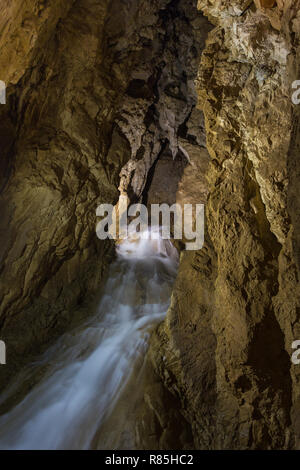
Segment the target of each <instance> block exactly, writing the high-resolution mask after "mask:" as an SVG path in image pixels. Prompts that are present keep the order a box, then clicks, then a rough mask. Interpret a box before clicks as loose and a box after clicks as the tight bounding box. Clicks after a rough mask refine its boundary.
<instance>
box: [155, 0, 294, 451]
mask: <svg viewBox="0 0 300 470" xmlns="http://www.w3.org/2000/svg"><path fill="white" fill-rule="evenodd" d="M299 6H300V4H299V2H298V1H289V0H287V1H280V2H279V1H278V2H251V1H238V0H237V1H234V2H233V1H226V0H220V1H215V2H211V1H206V0H199V2H198V8H199V9H201V10H202V11H203V12H204V14H205V15H207V16H208V18H209V19H210V21H212V22H213V23H214V24H215V28H214V29H213V30H212V31H211V32H210V33H209V36H208V40H207V42H206V48H205V50H204V52H203V54H202V60H201V64H200V67H199V74H198V79H197V89H198V97H199V101H198V106H199V108H201V109H202V110H203V111H204V116H205V125H206V134H207V135H206V137H207V148H208V150H209V153H210V155H211V163H210V167H209V170H208V172H207V179H208V184H209V188H208V189H209V197H208V201H207V205H206V243H205V246H204V248H203V250H201V251H200V252H198V253H194V254H193V253H183V254H182V255H181V257H182V259H181V265H180V271H179V275H178V279H177V282H176V285H175V289H174V293H173V298H172V305H171V308H170V310H169V312H168V314H167V320H166V322H165V323H164V325H162V326H160V328H159V329H158V330H157V331H156V332H155V334H154V335H153V337H152V347H151V349H150V353H149V358H150V360H151V361H152V364H153V365H154V368H155V370H156V372H157V373H158V374H159V376H160V377H161V379H162V380H163V382H164V384H165V386H166V387H167V388H168V390H170V391H171V392H172V393H173V395H174V396H176V397H177V398H178V400H180V401H181V404H182V413H183V414H184V415H185V416H186V418H187V420H188V421H189V422H190V423H191V425H192V428H193V435H194V439H195V443H196V446H197V447H199V448H210V449H212V448H218V449H229V448H230V449H232V448H233V449H246V448H248V449H249V448H250V449H257V448H258V449H259V448H261V449H271V448H273V449H274V448H299V445H300V441H299V437H300V436H299V430H300V428H299V418H300V408H299V405H300V401H299V395H300V384H299V379H300V368H299V366H297V365H294V364H292V362H291V354H292V349H291V345H292V342H293V341H294V340H297V339H299V338H300V336H299V335H300V331H299V327H300V323H299V312H300V310H299V307H300V290H299V203H298V201H299V107H297V106H294V105H293V103H292V98H291V97H292V93H293V89H292V83H293V81H294V80H296V79H297V78H299V76H298V74H299V33H300V29H299ZM265 7H266V8H265ZM297 268H298V269H297ZM158 345H159V346H158Z"/></svg>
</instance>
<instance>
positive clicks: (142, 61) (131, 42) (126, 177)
mask: <svg viewBox="0 0 300 470" xmlns="http://www.w3.org/2000/svg"><path fill="white" fill-rule="evenodd" d="M0 21H1V25H0V26H1V28H0V30H1V36H0V44H1V54H0V63H1V69H2V70H3V75H2V76H1V77H0V78H1V79H2V80H4V81H5V82H6V84H7V104H6V105H3V106H1V107H0V114H1V118H2V119H1V124H0V135H1V136H3V138H2V139H1V153H2V156H1V165H0V213H1V217H2V223H1V228H0V337H1V339H2V340H4V341H5V342H6V345H7V365H6V366H5V367H3V368H1V370H0V375H1V378H0V383H1V386H2V387H5V385H6V384H7V381H8V380H9V378H10V377H11V375H12V374H15V373H16V371H17V369H18V368H20V367H21V366H22V364H23V363H25V362H27V361H28V360H29V358H30V357H31V356H35V355H36V354H37V353H39V352H40V351H42V350H43V349H44V348H45V347H46V345H47V344H48V343H49V342H51V341H53V340H54V339H55V337H57V336H58V335H59V334H61V333H62V332H63V331H64V330H65V329H66V328H68V327H70V325H71V324H73V322H74V321H76V319H77V317H78V318H81V317H82V315H87V314H88V313H89V311H90V309H91V308H92V307H90V306H89V304H88V300H89V299H91V298H92V297H93V295H94V294H95V293H96V292H97V291H98V290H99V286H100V284H101V279H102V278H103V276H104V274H105V269H106V266H107V264H108V262H109V261H110V259H111V257H112V254H113V244H112V243H111V242H109V241H108V242H103V241H101V240H98V239H97V237H96V232H95V227H96V223H97V219H96V208H97V206H98V205H99V204H101V203H112V204H115V203H116V202H117V200H118V196H119V190H118V187H119V186H120V188H121V189H122V187H124V188H125V187H126V191H127V190H128V193H129V195H130V196H131V197H132V200H134V199H137V198H140V197H141V195H142V192H143V189H144V187H145V184H146V181H147V175H148V172H149V170H150V168H151V167H152V165H153V163H154V162H155V161H156V159H157V158H159V156H160V154H161V152H163V151H164V150H165V149H166V148H167V147H168V148H170V149H171V153H172V155H173V156H174V157H175V156H176V154H177V152H178V151H179V150H180V145H181V144H180V143H179V139H178V134H179V133H180V135H181V137H180V138H183V139H184V142H186V144H187V145H188V143H189V140H190V141H192V143H193V142H194V141H195V140H197V139H198V138H200V137H199V136H200V134H201V132H203V131H202V130H201V129H202V127H201V126H202V122H201V126H200V124H198V122H197V119H195V115H194V113H193V109H194V107H195V105H196V102H197V94H196V90H195V84H194V79H195V75H196V72H197V68H198V64H199V55H200V54H199V51H200V50H201V49H202V48H203V47H204V40H205V37H206V34H207V31H208V30H209V29H210V25H209V23H208V22H207V20H206V19H205V18H203V16H202V15H200V14H199V12H198V11H197V9H196V5H195V2H194V1H192V0H172V1H169V0H155V1H153V2H149V1H146V0H143V1H139V2H136V1H135V0H126V1H122V2H120V1H118V0H69V1H59V0H56V1H54V2H47V1H46V2H45V1H39V0H30V1H28V2H26V3H25V4H22V5H20V3H19V2H18V1H17V0H14V1H12V2H9V4H7V3H6V4H5V5H4V2H3V15H2V17H1V19H0ZM196 114H197V112H196ZM198 114H200V115H201V113H200V112H198ZM198 128H199V129H200V131H199V130H198ZM179 129H180V132H179ZM198 131H199V132H200V134H199V132H198ZM198 134H199V135H198ZM4 137H5V138H4ZM183 151H184V150H183ZM121 170H122V173H121V182H120V177H119V174H120V171H121Z"/></svg>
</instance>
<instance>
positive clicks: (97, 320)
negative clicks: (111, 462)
mask: <svg viewBox="0 0 300 470" xmlns="http://www.w3.org/2000/svg"><path fill="white" fill-rule="evenodd" d="M154 231H155V233H156V235H157V237H158V236H159V235H158V234H159V231H158V230H154ZM147 235H148V237H145V238H140V239H139V240H132V239H128V240H126V241H124V242H123V243H121V244H120V245H118V247H117V258H116V261H115V262H114V263H113V264H112V265H111V267H110V270H109V275H108V280H107V282H106V285H105V288H104V291H103V295H102V297H101V301H100V303H99V306H98V308H97V312H96V313H95V315H93V317H92V318H90V319H89V320H88V321H87V322H86V323H85V324H84V325H82V326H81V327H80V328H77V329H76V330H74V331H72V332H69V333H67V334H64V335H63V336H62V337H61V338H60V339H59V340H58V341H57V342H56V343H55V344H54V345H53V346H52V347H51V348H50V349H49V350H48V351H47V352H46V353H45V354H44V355H43V356H42V357H41V358H40V359H39V361H37V362H36V363H35V364H33V365H31V368H29V370H30V371H31V373H32V370H34V373H35V375H38V371H39V370H43V374H42V379H41V380H40V381H39V382H38V384H37V385H36V386H35V387H33V389H32V390H31V391H30V392H29V393H28V394H27V396H26V397H25V398H23V400H22V401H21V402H20V403H18V404H17V405H16V406H15V407H14V408H13V409H12V410H11V411H9V412H8V413H7V414H5V415H3V416H1V417H0V449H90V448H94V447H95V446H96V447H97V448H105V446H108V445H110V444H111V445H112V443H114V444H115V443H116V439H114V432H116V431H115V430H114V426H111V427H110V426H109V425H108V423H109V417H110V415H112V414H113V411H114V409H116V406H117V405H118V401H119V400H120V397H121V395H122V393H123V394H124V390H126V385H127V384H128V382H129V380H130V378H131V381H132V373H133V369H134V367H137V364H138V365H139V364H142V361H140V362H139V360H140V359H141V358H143V357H144V355H145V352H146V350H147V345H148V339H149V334H150V331H151V328H153V326H154V325H155V324H156V323H157V322H158V321H160V320H162V319H163V318H164V315H165V313H166V311H167V309H168V306H169V301H170V294H171V288H172V284H173V281H174V278H175V276H176V272H177V265H178V255H177V251H176V249H175V248H174V247H173V245H172V243H171V242H170V241H169V240H162V239H161V238H160V237H159V238H158V239H157V240H152V239H150V238H149V235H150V231H149V232H148V233H147ZM45 369H46V372H45ZM23 375H25V372H23ZM20 377H22V375H21V376H20ZM20 377H19V380H20ZM137 386H138V383H137ZM12 392H13V387H12V388H11V390H10V393H12ZM6 393H8V392H6ZM134 399H135V397H134V394H133V395H132V400H134ZM128 406H130V403H128ZM118 419H119V420H120V422H122V416H121V415H118ZM123 421H124V426H125V425H126V419H124V416H123ZM104 423H105V434H103V433H102V441H103V442H101V432H100V442H99V439H98V441H97V444H95V436H97V433H98V434H99V430H100V429H101V426H102V425H104ZM108 434H109V435H108ZM103 436H104V437H105V438H104V437H103ZM104 440H105V442H104Z"/></svg>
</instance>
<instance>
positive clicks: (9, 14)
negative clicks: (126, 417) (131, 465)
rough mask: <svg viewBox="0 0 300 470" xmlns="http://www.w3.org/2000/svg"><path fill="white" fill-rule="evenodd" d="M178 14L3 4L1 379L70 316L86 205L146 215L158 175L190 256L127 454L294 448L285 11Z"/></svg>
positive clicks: (294, 221)
mask: <svg viewBox="0 0 300 470" xmlns="http://www.w3.org/2000/svg"><path fill="white" fill-rule="evenodd" d="M196 3H197V2H196V0H171V1H170V0H153V1H150V0H140V1H139V2H137V1H136V0H124V1H122V2H120V1H118V0H76V1H75V0H65V1H60V0H54V1H52V2H51V3H50V2H47V1H40V0H30V1H29V2H27V3H26V5H25V4H24V5H23V4H22V6H20V4H19V2H18V1H17V0H12V1H11V2H9V3H8V5H6V6H5V7H3V14H2V16H1V20H0V22H1V35H0V44H1V54H0V64H1V71H2V72H1V73H2V74H3V75H2V76H1V77H0V79H1V80H4V81H5V82H6V84H7V105H5V106H3V105H1V106H0V113H1V118H2V119H1V126H0V128H1V133H0V135H1V148H2V157H1V162H0V192H1V194H0V211H1V215H2V224H1V229H0V242H1V243H0V246H1V248H0V304H1V309H0V338H1V339H2V340H5V341H6V343H7V350H8V358H9V361H8V365H7V367H6V368H5V369H3V368H1V370H0V374H1V375H0V378H1V382H0V383H1V386H2V387H4V386H5V385H6V383H7V381H8V380H9V378H10V377H11V376H12V375H13V374H14V373H15V372H16V370H17V369H18V368H20V367H21V366H22V364H24V363H25V362H27V361H28V360H29V358H30V357H31V356H32V355H36V354H37V353H38V352H39V351H41V350H43V349H44V348H45V346H46V345H47V344H49V343H50V342H51V341H53V339H54V338H55V337H57V336H58V335H59V334H60V333H61V332H62V331H64V330H66V329H67V328H68V327H70V325H71V324H72V323H73V322H74V321H76V319H77V317H78V316H79V317H80V316H82V315H87V312H86V308H88V307H86V306H87V305H89V304H88V303H87V301H88V299H91V298H92V297H93V295H94V294H95V293H96V292H97V290H98V287H99V283H100V281H101V279H102V277H103V275H104V273H105V268H106V266H107V264H108V263H109V260H110V258H111V256H112V251H113V250H112V249H113V244H112V243H111V242H109V241H107V242H103V241H100V240H97V238H96V236H95V226H96V222H97V221H96V208H97V206H98V205H99V204H100V203H103V202H104V203H112V204H116V203H117V201H118V198H119V195H120V193H121V194H122V195H124V194H126V195H127V196H128V197H129V199H130V201H131V202H136V201H141V200H143V199H144V200H147V197H148V198H149V200H148V202H149V201H150V202H151V201H155V202H157V200H159V201H161V200H162V199H163V198H164V197H165V195H166V187H165V185H166V184H167V183H166V179H167V178H166V174H167V173H168V171H169V170H168V168H171V167H172V168H173V169H172V172H173V171H174V175H175V176H174V178H175V180H173V182H172V184H171V185H170V188H172V190H171V191H170V192H172V197H173V196H174V195H175V192H176V189H177V194H176V195H175V197H176V200H177V201H178V202H179V203H185V202H197V203H206V230H205V245H204V247H203V249H202V250H200V251H197V252H185V251H182V253H181V263H180V268H179V273H178V278H177V281H176V284H175V288H174V291H173V294H172V301H171V307H170V309H169V311H168V313H167V318H166V321H165V322H164V323H162V324H161V325H159V327H158V328H157V329H156V330H155V331H154V332H153V335H152V337H151V343H150V349H149V353H148V359H147V360H148V363H147V370H148V374H149V376H148V379H147V383H146V386H145V393H144V403H143V404H142V406H141V408H140V411H139V413H140V416H142V420H140V422H139V423H138V424H137V429H136V431H137V446H138V447H142V448H150V447H151V448H160V449H165V448H174V446H177V445H178V446H180V448H191V447H196V448H200V449H229V448H233V449H274V448H283V449H287V448H299V445H300V366H296V365H294V364H292V363H291V360H290V357H291V354H292V350H291V345H292V342H293V341H294V340H297V339H300V323H299V312H300V290H299V281H298V279H299V272H300V202H299V195H298V186H299V177H300V166H299V158H298V155H299V141H300V140H299V135H300V128H299V126H300V124H299V123H300V120H299V119H300V105H299V106H297V105H294V104H293V102H292V94H293V91H294V90H293V88H292V83H293V82H294V81H295V80H297V79H299V80H300V68H299V64H300V46H299V44H300V43H299V40H300V16H299V11H300V9H299V7H300V2H299V0H295V1H292V0H278V1H267V0H255V1H251V0H232V1H229V0H215V1H210V0H199V1H198V10H199V11H198V10H197V5H196ZM203 15H204V16H203ZM212 25H213V26H212ZM206 38H207V40H206V44H205V39H206ZM196 105H197V106H196ZM203 116H204V118H203ZM205 134H206V136H205ZM183 162H184V165H183ZM170 165H171V166H170ZM172 165H173V166H172ZM160 182H161V187H160V184H159V183H160ZM170 192H168V191H167V195H166V196H170ZM168 202H169V201H168ZM170 202H172V201H170ZM84 307H85V308H84ZM176 423H179V424H180V428H181V430H182V432H181V433H178V432H177V430H176V429H175V428H176Z"/></svg>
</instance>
